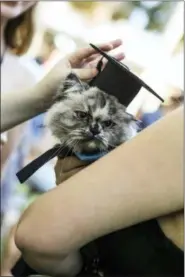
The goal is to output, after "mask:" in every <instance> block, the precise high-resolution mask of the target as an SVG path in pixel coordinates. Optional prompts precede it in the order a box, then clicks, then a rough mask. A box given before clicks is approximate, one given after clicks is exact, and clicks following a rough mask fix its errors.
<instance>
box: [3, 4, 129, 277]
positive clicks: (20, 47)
mask: <svg viewBox="0 0 185 277" xmlns="http://www.w3.org/2000/svg"><path fill="white" fill-rule="evenodd" d="M34 5H35V2H33V1H29V2H23V1H9V2H7V1H2V2H1V74H2V75H1V77H2V79H1V81H2V83H1V93H2V101H1V105H2V106H1V107H2V109H1V130H2V131H7V130H8V129H11V128H12V127H15V126H16V125H18V124H19V123H22V122H24V121H25V120H26V119H31V118H32V117H34V116H36V115H38V114H40V113H43V112H44V111H45V110H46V109H47V107H46V106H47V105H48V102H51V98H52V94H53V90H54V88H56V87H57V85H58V84H59V83H60V82H61V78H62V75H63V72H62V70H63V69H64V68H65V73H64V75H65V74H66V73H67V72H68V70H69V71H70V70H71V69H70V68H71V67H74V68H75V70H78V68H81V67H82V68H84V69H82V70H80V71H78V72H79V74H81V75H80V76H81V77H82V79H83V78H84V79H91V78H92V77H94V76H95V75H96V74H97V70H96V64H97V59H98V57H99V55H96V52H95V51H94V50H93V49H92V48H91V47H89V48H84V49H82V50H79V51H78V52H76V53H74V54H73V55H71V56H70V58H69V59H68V58H67V59H65V60H63V61H61V62H59V63H58V65H56V66H55V68H54V69H53V70H52V72H51V73H49V74H48V76H46V77H45V79H44V80H42V81H41V82H39V83H38V85H37V86H36V87H33V85H34V84H35V83H36V80H35V78H34V76H32V74H31V72H29V71H28V69H27V68H26V67H24V65H22V63H21V62H20V58H19V56H21V55H23V54H25V53H26V51H27V50H28V48H29V46H30V43H31V41H32V37H33V22H32V15H33V9H34ZM121 43H122V42H121V41H120V40H115V41H113V42H110V43H105V44H103V45H102V46H101V45H100V48H102V50H104V51H108V50H111V49H114V48H117V47H118V46H120V45H121ZM116 58H117V59H118V60H122V59H123V58H124V55H123V54H122V53H119V54H117V55H116ZM10 76H11V79H10ZM48 84H50V86H48ZM20 91H22V92H21V93H20ZM8 92H13V93H10V94H8ZM30 97H31V98H30ZM39 97H41V98H39ZM43 97H44V98H43ZM46 98H47V99H48V100H47V101H46V102H47V103H46V104H45V103H44V104H43V101H41V102H42V105H40V109H36V108H35V107H36V105H37V104H38V99H40V100H41V99H42V100H44V101H45V100H46ZM17 99H19V102H16V101H15V100H17ZM25 99H28V101H30V102H29V103H28V106H27V105H26V104H27V100H26V101H25ZM33 99H35V100H34V101H36V102H34V103H33V101H32V100H33ZM12 105H13V107H14V108H13V109H11V108H12ZM45 105H46V106H45ZM39 118H42V117H39ZM35 122H37V120H36V118H35V119H34V120H32V123H31V124H29V125H24V124H22V125H20V126H18V127H15V128H14V129H11V130H10V131H8V132H7V138H8V139H7V143H6V144H4V143H5V139H4V137H5V133H3V135H4V137H2V138H1V146H2V144H3V147H2V159H1V162H2V163H1V172H2V175H1V176H2V182H1V186H2V187H1V192H2V193H1V199H2V204H3V205H2V206H1V214H4V213H5V214H6V213H8V211H9V206H8V204H9V203H10V201H8V200H9V196H10V195H12V191H13V189H14V187H15V185H16V184H17V179H16V176H15V173H16V172H17V171H18V170H19V169H20V168H21V167H22V166H23V164H24V162H25V157H26V155H27V154H28V150H29V148H30V147H29V144H30V139H31V138H32V140H34V138H35V137H37V138H38V137H39V136H38V133H37V134H35V136H33V130H35V131H36V129H35V125H34V124H35ZM37 131H38V129H37ZM39 138H40V137H39ZM40 175H41V176H43V173H41V174H40ZM36 179H37V178H36ZM42 179H43V178H42ZM45 181H46V180H45ZM33 182H34V180H33ZM51 185H52V184H50V186H51ZM45 189H46V188H45ZM10 204H11V205H12V203H10ZM19 216H20V214H19V213H18V214H17V215H16V214H14V218H13V219H12V221H11V225H12V227H11V228H10V233H8V234H7V236H8V240H7V243H6V244H5V247H4V253H6V254H5V259H3V263H2V265H1V275H2V276H4V275H6V276H10V275H11V268H12V267H13V265H14V264H15V263H16V261H17V259H18V258H19V257H20V252H19V251H18V249H17V248H16V246H15V243H14V231H15V229H16V221H17V219H18V218H19ZM1 218H2V216H1ZM14 224H15V225H14ZM9 246H10V247H9ZM7 249H8V250H7ZM9 249H11V250H10V251H9Z"/></svg>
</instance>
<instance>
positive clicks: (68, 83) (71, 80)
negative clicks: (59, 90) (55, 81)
mask: <svg viewBox="0 0 185 277" xmlns="http://www.w3.org/2000/svg"><path fill="white" fill-rule="evenodd" d="M77 86H78V87H79V89H80V90H82V89H83V84H82V82H81V81H80V79H79V78H78V77H77V75H76V74H74V73H70V74H69V75H68V76H67V77H66V79H65V82H64V86H63V91H66V90H68V89H70V88H72V87H77Z"/></svg>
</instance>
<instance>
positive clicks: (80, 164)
mask: <svg viewBox="0 0 185 277" xmlns="http://www.w3.org/2000/svg"><path fill="white" fill-rule="evenodd" d="M89 164H90V163H89V162H87V161H80V160H79V159H77V158H76V157H74V156H71V157H66V158H63V159H58V160H57V163H56V165H55V176H56V184H57V185H59V184H61V183H62V182H64V181H66V180H67V179H68V178H70V177H72V176H73V175H75V174H76V173H78V172H79V171H81V170H82V169H84V168H85V167H86V166H88V165H89Z"/></svg>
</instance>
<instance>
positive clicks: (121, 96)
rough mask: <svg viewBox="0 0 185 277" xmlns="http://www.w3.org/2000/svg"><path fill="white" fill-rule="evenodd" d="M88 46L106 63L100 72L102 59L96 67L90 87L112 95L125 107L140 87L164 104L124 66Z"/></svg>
mask: <svg viewBox="0 0 185 277" xmlns="http://www.w3.org/2000/svg"><path fill="white" fill-rule="evenodd" d="M90 45H91V47H93V48H94V49H95V50H96V51H97V52H99V53H100V54H101V55H102V58H103V57H104V58H106V59H107V61H108V62H107V64H106V66H105V68H104V69H103V70H102V71H101V67H102V65H103V63H102V59H101V60H100V62H99V63H98V65H97V69H98V70H99V74H98V75H97V76H96V77H95V78H94V79H93V80H91V82H90V83H89V84H90V86H96V87H98V88H99V89H101V90H103V91H105V92H106V93H108V94H112V95H114V96H115V97H116V98H117V99H118V100H119V102H120V103H121V104H123V105H124V106H125V107H128V105H129V104H130V103H131V102H132V100H133V99H134V98H135V97H136V95H137V94H138V93H139V91H140V89H141V88H142V87H144V88H145V89H146V90H148V91H149V92H150V93H152V94H153V95H154V96H156V97H157V98H158V99H159V100H161V101H162V102H164V100H163V99H162V98H161V97H160V96H159V95H158V94H157V93H156V92H155V91H154V90H153V89H152V88H150V87H149V86H148V85H147V84H146V83H145V82H144V81H143V80H141V79H140V78H139V77H138V76H136V75H135V74H134V73H132V72H131V71H130V70H129V68H128V67H127V66H126V65H124V64H123V63H121V62H119V61H117V60H116V59H115V58H113V57H111V56H109V55H108V54H107V53H105V52H103V51H102V50H101V49H99V48H98V47H97V46H95V45H93V44H90Z"/></svg>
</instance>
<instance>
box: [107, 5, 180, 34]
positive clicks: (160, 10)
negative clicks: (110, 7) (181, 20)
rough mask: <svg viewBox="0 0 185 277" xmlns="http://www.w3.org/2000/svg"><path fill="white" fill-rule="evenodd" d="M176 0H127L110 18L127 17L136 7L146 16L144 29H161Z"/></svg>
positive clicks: (119, 18)
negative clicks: (146, 22)
mask: <svg viewBox="0 0 185 277" xmlns="http://www.w3.org/2000/svg"><path fill="white" fill-rule="evenodd" d="M176 3H177V1H127V2H122V3H121V4H120V6H119V7H118V8H117V9H116V10H115V11H114V12H113V13H112V20H113V21H117V20H121V19H129V17H130V15H131V13H132V12H133V11H134V10H136V9H137V8H138V9H140V10H143V11H144V12H145V13H146V14H147V16H148V19H149V20H148V24H147V25H146V26H145V29H146V30H151V31H163V30H164V28H165V25H166V23H167V21H168V20H169V18H170V15H171V13H172V12H173V9H174V7H175V5H176Z"/></svg>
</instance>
